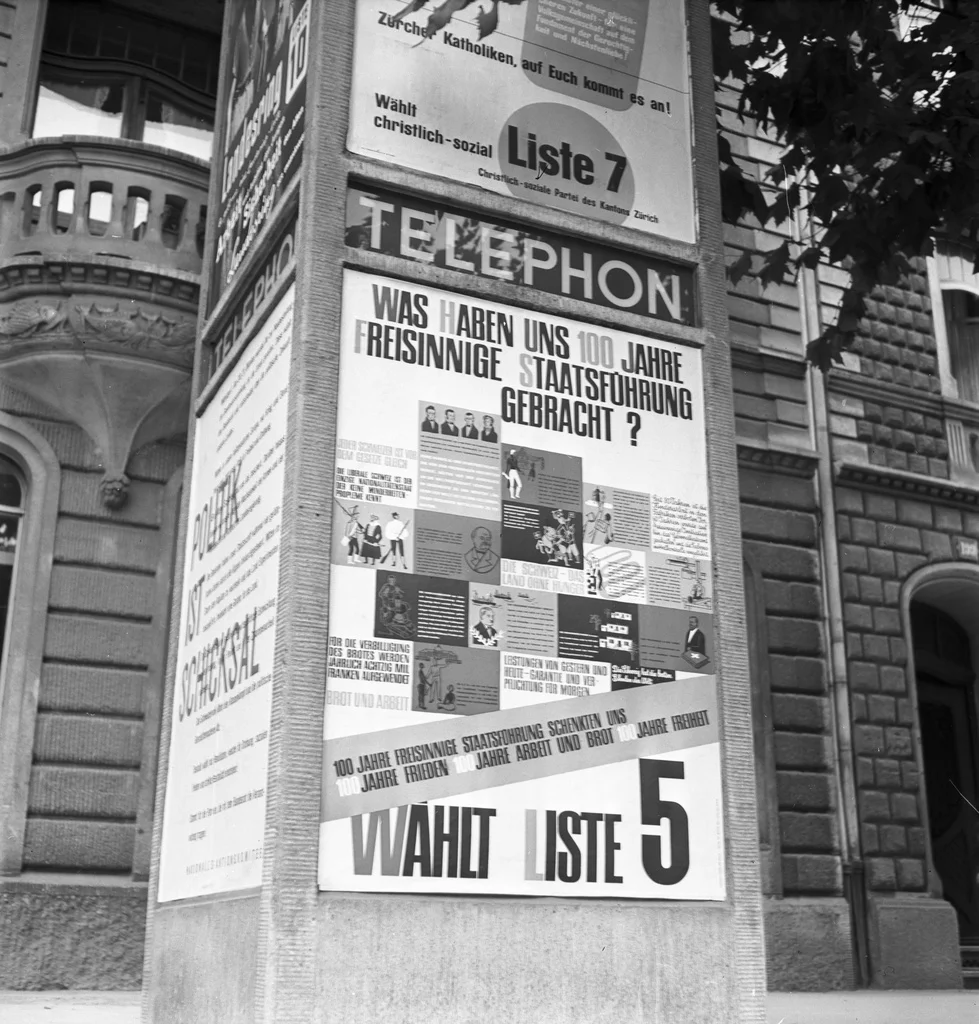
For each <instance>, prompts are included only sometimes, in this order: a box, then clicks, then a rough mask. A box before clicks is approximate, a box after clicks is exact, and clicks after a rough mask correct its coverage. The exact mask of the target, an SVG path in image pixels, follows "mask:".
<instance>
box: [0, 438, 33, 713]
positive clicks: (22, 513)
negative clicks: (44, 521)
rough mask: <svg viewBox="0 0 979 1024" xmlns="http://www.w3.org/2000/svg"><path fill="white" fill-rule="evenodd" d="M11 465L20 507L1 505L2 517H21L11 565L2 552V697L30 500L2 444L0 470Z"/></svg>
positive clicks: (19, 471)
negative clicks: (5, 568)
mask: <svg viewBox="0 0 979 1024" xmlns="http://www.w3.org/2000/svg"><path fill="white" fill-rule="evenodd" d="M8 463H9V465H10V466H12V467H13V471H14V477H15V478H16V479H17V481H18V483H19V484H20V495H21V497H20V505H19V506H17V507H14V506H13V505H4V504H0V515H4V516H17V517H19V525H18V527H17V543H16V544H15V546H14V551H13V554H12V555H10V556H9V563H8V562H7V559H8V555H7V553H6V552H4V551H0V564H9V565H10V566H11V572H10V591H9V593H8V594H7V621H6V622H4V623H2V624H0V625H2V626H3V633H2V636H3V642H2V643H0V696H2V692H3V679H4V676H5V668H6V664H7V649H8V648H9V647H10V644H11V635H12V632H13V631H12V630H11V629H10V628H9V627H10V624H11V623H12V622H13V618H14V600H15V598H16V595H17V566H18V562H19V560H20V559H19V555H20V550H21V545H20V539H21V537H23V535H24V522H25V519H26V509H27V500H28V487H27V478H26V477H25V475H24V471H23V469H21V467H20V465H19V464H18V462H17V460H16V459H13V458H11V457H10V456H9V455H7V454H6V452H5V451H4V450H3V446H2V444H0V469H2V468H5V466H6V465H7V464H8Z"/></svg>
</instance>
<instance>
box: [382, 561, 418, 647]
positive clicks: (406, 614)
mask: <svg viewBox="0 0 979 1024" xmlns="http://www.w3.org/2000/svg"><path fill="white" fill-rule="evenodd" d="M377 604H378V610H379V612H380V616H381V624H382V625H383V627H384V629H385V630H386V631H387V633H389V634H392V635H394V636H400V637H404V638H405V639H410V637H411V635H412V633H413V632H414V627H413V624H412V619H411V608H410V606H409V605H408V602H407V600H406V599H405V592H404V591H403V590H402V589H401V587H400V586H399V585H398V578H397V576H388V578H387V582H386V583H385V584H384V586H383V587H381V589H380V590H379V591H378V593H377Z"/></svg>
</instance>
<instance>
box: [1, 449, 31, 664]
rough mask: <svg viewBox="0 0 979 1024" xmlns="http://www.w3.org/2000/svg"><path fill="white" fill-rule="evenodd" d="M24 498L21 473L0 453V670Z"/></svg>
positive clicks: (3, 661) (2, 662) (5, 650)
mask: <svg viewBox="0 0 979 1024" xmlns="http://www.w3.org/2000/svg"><path fill="white" fill-rule="evenodd" d="M25 498H26V495H25V486H24V477H23V474H22V473H21V472H20V470H19V469H18V468H17V466H16V465H14V463H13V462H12V461H11V460H10V459H8V458H7V457H6V456H3V455H0V674H2V672H3V666H4V663H5V660H6V658H5V655H6V652H7V632H8V628H7V624H8V622H9V621H10V608H11V605H12V604H13V596H14V594H13V587H14V567H15V564H16V560H17V538H18V537H19V536H20V534H21V528H20V527H21V520H22V519H23V517H24V504H25Z"/></svg>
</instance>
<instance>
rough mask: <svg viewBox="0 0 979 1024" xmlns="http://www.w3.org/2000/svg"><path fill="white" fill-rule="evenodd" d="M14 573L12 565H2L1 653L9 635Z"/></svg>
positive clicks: (0, 570) (0, 593) (0, 575)
mask: <svg viewBox="0 0 979 1024" xmlns="http://www.w3.org/2000/svg"><path fill="white" fill-rule="evenodd" d="M13 575H14V567H13V566H12V565H0V653H2V651H3V641H4V637H5V636H6V635H7V619H9V618H10V614H9V613H10V597H11V594H10V586H11V583H12V582H13Z"/></svg>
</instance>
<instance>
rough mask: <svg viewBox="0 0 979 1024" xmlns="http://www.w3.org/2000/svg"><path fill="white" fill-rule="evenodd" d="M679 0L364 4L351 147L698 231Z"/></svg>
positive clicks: (618, 218)
mask: <svg viewBox="0 0 979 1024" xmlns="http://www.w3.org/2000/svg"><path fill="white" fill-rule="evenodd" d="M690 135H691V128H690V94H689V70H688V67H687V38H686V22H685V9H684V4H683V3H682V2H679V0H510V2H508V3H503V4H497V3H494V4H492V5H485V6H484V5H477V4H476V3H473V2H471V0H470V2H465V0H463V2H458V3H457V2H453V0H450V2H442V0H420V2H419V0H410V2H409V0H357V22H356V42H355V49H354V73H353V86H352V88H351V91H350V128H349V134H348V146H349V148H350V149H351V151H353V152H355V153H360V154H362V155H364V156H369V157H374V158H377V159H380V160H386V161H390V162H392V163H395V164H397V165H398V166H403V167H410V168H412V169H414V170H418V171H425V172H429V173H434V174H439V175H441V176H443V177H446V178H451V179H452V180H455V181H462V182H466V183H468V184H471V185H477V186H480V187H482V188H485V189H489V190H490V191H493V192H497V193H499V194H501V195H509V196H516V197H518V198H520V199H525V200H528V201H530V202H533V203H538V204H540V205H543V206H547V207H551V208H553V209H556V210H563V211H570V212H572V213H576V214H579V215H582V216H585V217H592V218H595V219H596V220H600V221H604V222H607V223H611V224H620V225H623V226H625V227H629V228H633V229H635V230H637V231H643V232H647V233H651V234H655V235H661V236H665V237H667V238H672V239H676V240H679V241H683V242H693V241H695V224H694V200H693V171H692V156H691V138H690Z"/></svg>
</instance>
